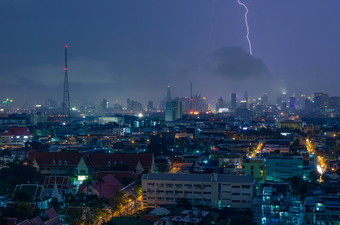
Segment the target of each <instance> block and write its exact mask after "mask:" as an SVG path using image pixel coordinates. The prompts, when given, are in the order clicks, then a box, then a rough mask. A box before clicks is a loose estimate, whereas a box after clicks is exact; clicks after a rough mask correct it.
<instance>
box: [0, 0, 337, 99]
mask: <svg viewBox="0 0 340 225" xmlns="http://www.w3.org/2000/svg"><path fill="white" fill-rule="evenodd" d="M244 3H245V4H247V6H248V8H249V13H248V23H249V26H250V38H251V40H252V44H253V56H251V55H250V54H249V53H248V45H247V40H246V36H245V35H246V29H245V24H244V8H242V7H240V5H238V4H237V1H236V0H235V1H227V2H226V1H216V2H215V3H214V2H213V1H201V2H196V1H195V4H194V2H193V1H187V2H180V1H171V2H165V3H164V4H160V3H157V2H156V1H144V2H143V3H139V2H129V3H126V2H118V1H117V2H101V3H96V4H95V5H93V4H91V2H90V1H84V2H82V5H80V6H79V5H78V4H76V3H69V2H68V1H59V2H58V3H53V2H43V1H40V0H36V1H25V2H23V1H11V2H9V1H8V2H4V3H2V5H1V6H0V10H1V12H2V13H1V18H2V20H1V21H4V22H2V27H3V30H4V32H5V33H6V34H7V35H4V36H2V37H1V38H0V46H1V49H2V54H1V68H2V71H1V77H2V83H3V87H2V89H1V91H0V96H1V97H2V98H7V97H9V98H11V99H14V100H15V102H16V103H18V104H19V105H24V104H26V103H28V104H29V105H34V104H41V103H43V102H44V101H46V100H47V99H49V98H51V99H55V100H57V101H58V102H60V101H61V99H62V91H63V88H62V85H63V46H64V45H65V44H69V45H70V50H69V68H70V71H69V76H70V77H69V79H70V94H71V96H70V101H71V104H75V103H78V102H82V101H84V100H89V101H92V102H98V101H100V100H101V99H102V98H106V99H110V100H111V101H115V100H119V102H125V101H126V99H127V98H130V99H135V100H137V101H140V102H143V103H144V105H146V104H145V103H146V102H147V101H148V100H153V101H155V102H159V101H160V100H161V99H162V98H163V96H164V95H165V93H164V92H165V87H166V83H167V82H168V81H169V82H170V83H171V84H172V93H173V96H189V94H190V82H191V81H192V82H193V87H194V88H193V92H194V94H201V96H205V97H207V99H217V98H218V97H219V96H223V97H225V96H226V97H228V96H230V94H231V93H234V92H235V93H240V94H241V93H243V92H244V91H246V90H247V91H249V93H250V95H252V96H261V95H262V93H264V92H266V93H269V95H270V96H274V98H273V99H271V100H272V101H274V102H275V99H276V97H277V96H278V95H279V93H281V92H282V91H283V90H286V91H287V93H297V94H298V93H307V94H309V93H314V92H324V93H329V94H330V95H332V96H336V95H340V93H339V92H338V89H337V86H336V83H337V82H336V81H337V79H338V78H337V75H338V74H339V73H340V69H339V68H337V66H336V63H337V61H338V60H339V59H340V54H339V52H340V51H339V50H340V49H339V47H337V46H334V45H333V43H336V41H335V40H337V39H338V37H339V36H340V32H339V29H336V27H337V26H338V24H337V23H336V21H338V19H340V18H338V17H339V15H338V14H337V13H336V8H337V6H339V4H340V3H338V2H335V1H333V2H332V4H327V5H326V4H323V3H320V2H318V1H309V2H308V5H304V4H303V3H302V2H299V3H296V2H293V1H285V2H279V3H278V2H275V3H273V2H270V1H261V2H254V1H244ZM293 3H294V4H293ZM302 6H306V7H305V8H304V9H305V10H304V11H303V12H300V10H299V9H300V8H301V7H302ZM189 10H190V14H188V13H187V12H188V11H189ZM88 12H90V13H88ZM326 12H327V13H326ZM42 18H43V19H42ZM312 27H313V29H311V28H312ZM13 28H15V29H13ZM315 30H319V31H320V32H315ZM333 40H334V41H333ZM321 78H322V79H321ZM306 81H308V84H306ZM197 90H199V91H197Z"/></svg>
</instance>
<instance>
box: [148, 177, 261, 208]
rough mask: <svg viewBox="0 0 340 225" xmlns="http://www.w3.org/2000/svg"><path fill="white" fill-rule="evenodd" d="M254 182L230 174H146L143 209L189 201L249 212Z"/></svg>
mask: <svg viewBox="0 0 340 225" xmlns="http://www.w3.org/2000/svg"><path fill="white" fill-rule="evenodd" d="M254 186H255V180H254V179H253V178H252V177H251V176H249V175H230V174H228V175H227V174H217V173H212V174H177V173H176V174H154V173H149V174H144V175H143V177H142V190H143V205H144V208H156V207H158V206H162V205H168V204H176V203H177V201H178V200H179V199H183V198H186V199H188V200H189V201H190V202H191V203H192V204H193V205H208V206H210V207H214V208H217V207H231V208H239V209H249V208H251V205H252V200H253V195H254Z"/></svg>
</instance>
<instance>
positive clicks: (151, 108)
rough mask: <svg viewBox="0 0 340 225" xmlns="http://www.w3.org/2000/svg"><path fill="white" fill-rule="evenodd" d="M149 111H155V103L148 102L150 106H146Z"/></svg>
mask: <svg viewBox="0 0 340 225" xmlns="http://www.w3.org/2000/svg"><path fill="white" fill-rule="evenodd" d="M146 108H147V110H148V111H154V110H155V108H154V107H153V101H148V105H147V106H146Z"/></svg>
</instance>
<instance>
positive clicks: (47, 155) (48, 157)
mask: <svg viewBox="0 0 340 225" xmlns="http://www.w3.org/2000/svg"><path fill="white" fill-rule="evenodd" d="M84 155H85V154H84V153H77V152H31V153H30V155H29V160H31V161H34V160H36V162H37V163H38V165H39V166H40V167H44V166H49V167H59V166H63V167H76V166H77V165H78V164H79V162H80V159H81V158H82V157H83V156H84ZM65 161H66V163H65ZM59 162H61V165H59Z"/></svg>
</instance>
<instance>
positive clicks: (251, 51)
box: [237, 0, 253, 55]
mask: <svg viewBox="0 0 340 225" xmlns="http://www.w3.org/2000/svg"><path fill="white" fill-rule="evenodd" d="M237 3H238V4H239V5H241V6H243V8H244V9H245V10H246V12H245V13H244V22H245V23H246V27H247V35H246V38H247V40H248V45H249V54H250V55H253V49H252V47H251V41H250V38H249V25H248V7H247V6H246V5H245V4H244V3H243V2H241V0H237Z"/></svg>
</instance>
